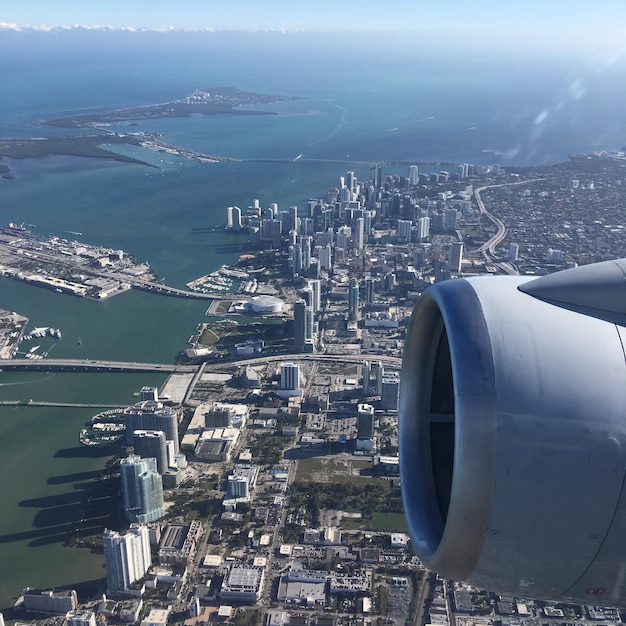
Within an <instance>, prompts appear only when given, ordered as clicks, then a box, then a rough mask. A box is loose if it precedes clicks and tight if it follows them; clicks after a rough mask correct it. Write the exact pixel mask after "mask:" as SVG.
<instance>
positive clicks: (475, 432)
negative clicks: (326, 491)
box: [400, 260, 626, 606]
mask: <svg viewBox="0 0 626 626" xmlns="http://www.w3.org/2000/svg"><path fill="white" fill-rule="evenodd" d="M625 325H626V260H619V261H609V262H606V263H599V264H596V265H589V266H584V267H579V268H574V269H571V270H565V271H563V272H558V273H556V274H551V275H548V276H545V277H542V278H538V279H531V280H529V278H528V277H505V276H500V277H476V278H468V279H457V280H448V281H444V282H442V283H438V284H436V285H434V286H432V287H429V288H428V289H426V290H425V291H424V293H423V294H422V296H421V297H420V299H419V302H418V303H417V305H416V307H415V310H414V311H413V315H412V318H411V322H410V327H409V331H408V334H407V339H406V345H405V349H404V358H403V365H402V378H401V398H400V469H401V477H402V489H403V498H404V507H405V512H406V515H407V519H408V523H409V531H410V534H411V538H412V542H413V546H414V550H415V552H416V554H417V555H418V556H419V558H420V559H421V560H422V562H423V563H424V565H426V566H427V567H428V568H429V569H432V570H434V571H436V572H438V573H440V574H441V575H443V576H444V577H446V578H451V579H454V580H464V581H467V582H469V583H471V584H473V585H476V586H478V587H481V588H484V589H488V590H492V591H497V592H500V593H506V594H514V595H517V596H521V597H528V598H532V597H535V598H547V599H560V600H573V601H576V602H581V603H584V604H599V605H622V606H624V605H626V493H624V478H625V467H626V357H625V352H624V346H625V345H626V328H625Z"/></svg>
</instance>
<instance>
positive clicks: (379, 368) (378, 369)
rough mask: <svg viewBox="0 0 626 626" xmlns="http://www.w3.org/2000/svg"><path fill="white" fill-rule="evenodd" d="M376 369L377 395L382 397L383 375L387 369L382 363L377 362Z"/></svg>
mask: <svg viewBox="0 0 626 626" xmlns="http://www.w3.org/2000/svg"><path fill="white" fill-rule="evenodd" d="M374 367H375V369H376V395H380V392H381V389H382V386H383V375H384V374H385V368H384V366H383V362H382V361H377V362H376V364H375V366H374Z"/></svg>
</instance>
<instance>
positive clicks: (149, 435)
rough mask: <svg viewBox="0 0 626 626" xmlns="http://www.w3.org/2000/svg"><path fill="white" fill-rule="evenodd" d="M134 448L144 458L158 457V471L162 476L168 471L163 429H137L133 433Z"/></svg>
mask: <svg viewBox="0 0 626 626" xmlns="http://www.w3.org/2000/svg"><path fill="white" fill-rule="evenodd" d="M133 448H134V450H135V454H136V455H137V456H139V457H141V458H142V459H156V463H157V472H159V474H161V476H162V475H163V474H165V472H167V470H168V466H169V463H168V462H167V447H166V445H165V433H164V432H163V431H162V430H136V431H135V432H134V433H133Z"/></svg>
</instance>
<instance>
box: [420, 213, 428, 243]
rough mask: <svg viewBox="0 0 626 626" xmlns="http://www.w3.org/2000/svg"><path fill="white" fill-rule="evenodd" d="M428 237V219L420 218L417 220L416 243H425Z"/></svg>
mask: <svg viewBox="0 0 626 626" xmlns="http://www.w3.org/2000/svg"><path fill="white" fill-rule="evenodd" d="M429 236H430V217H420V218H419V220H417V241H418V242H419V243H425V242H427V241H428V237H429Z"/></svg>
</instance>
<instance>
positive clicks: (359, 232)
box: [354, 217, 365, 250]
mask: <svg viewBox="0 0 626 626" xmlns="http://www.w3.org/2000/svg"><path fill="white" fill-rule="evenodd" d="M364 245H365V220H364V219H363V218H362V217H359V218H357V220H356V224H355V229H354V247H355V249H356V250H363V246H364Z"/></svg>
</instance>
